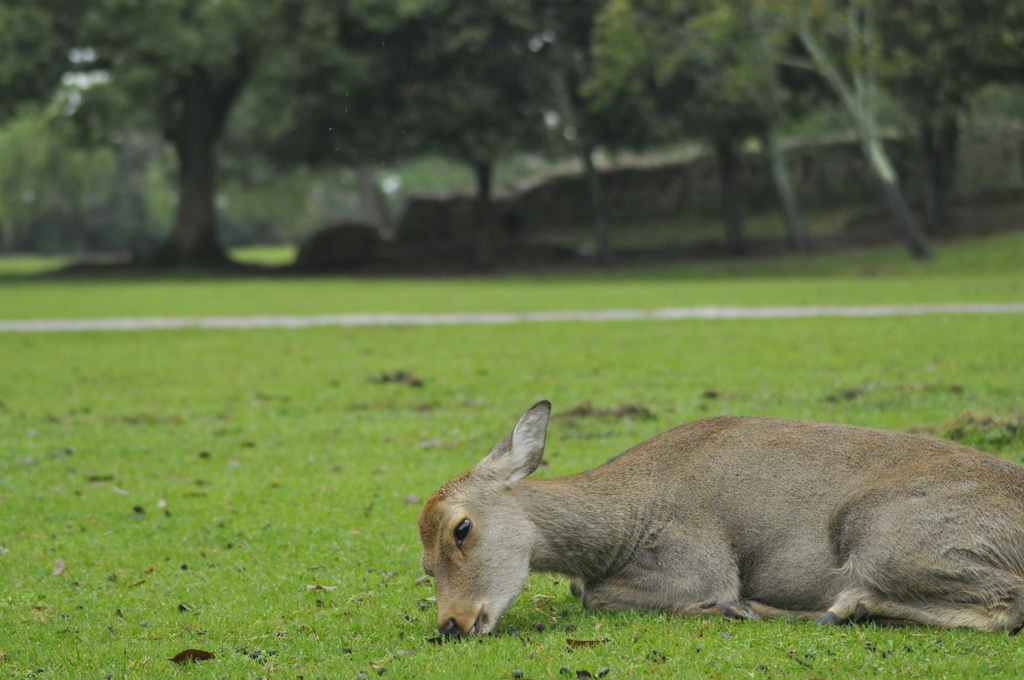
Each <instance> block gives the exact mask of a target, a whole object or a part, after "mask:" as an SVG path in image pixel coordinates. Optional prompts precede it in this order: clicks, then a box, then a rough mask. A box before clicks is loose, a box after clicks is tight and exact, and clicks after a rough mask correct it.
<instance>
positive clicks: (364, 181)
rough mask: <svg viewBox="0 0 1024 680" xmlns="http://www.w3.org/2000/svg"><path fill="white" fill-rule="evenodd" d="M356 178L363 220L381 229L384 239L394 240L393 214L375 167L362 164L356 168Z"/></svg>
mask: <svg viewBox="0 0 1024 680" xmlns="http://www.w3.org/2000/svg"><path fill="white" fill-rule="evenodd" d="M356 177H357V178H358V180H359V207H360V208H361V209H362V211H363V219H365V220H366V222H367V224H369V225H370V226H372V227H376V228H377V229H379V230H380V235H381V237H382V238H383V239H385V240H391V239H393V238H394V236H395V234H394V225H393V224H392V223H391V212H390V211H389V210H388V203H387V200H386V199H385V198H384V192H383V191H381V189H380V184H379V183H378V182H377V177H376V174H375V173H374V169H373V166H372V165H370V164H369V163H360V164H359V165H358V166H356Z"/></svg>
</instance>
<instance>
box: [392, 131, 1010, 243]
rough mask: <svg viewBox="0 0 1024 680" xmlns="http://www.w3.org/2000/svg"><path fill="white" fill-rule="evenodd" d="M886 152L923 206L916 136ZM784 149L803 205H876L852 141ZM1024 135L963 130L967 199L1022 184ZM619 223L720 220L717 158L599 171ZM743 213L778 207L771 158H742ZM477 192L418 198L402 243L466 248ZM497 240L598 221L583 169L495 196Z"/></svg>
mask: <svg viewBox="0 0 1024 680" xmlns="http://www.w3.org/2000/svg"><path fill="white" fill-rule="evenodd" d="M886 149H887V151H888V153H889V155H890V158H891V159H892V161H893V163H894V165H895V166H896V168H897V171H898V172H899V175H900V178H901V180H902V182H903V185H904V188H905V190H906V193H907V197H908V199H909V200H910V201H911V203H915V204H920V203H921V202H922V201H923V198H924V196H925V192H926V191H927V183H926V175H925V172H924V167H923V163H922V160H921V157H920V154H919V151H918V148H917V146H916V143H915V142H912V141H908V140H902V139H898V138H895V137H892V138H889V139H887V140H886ZM785 155H786V159H787V162H788V164H789V167H790V171H791V172H792V175H793V179H794V182H795V184H796V186H797V191H798V193H799V195H800V200H801V202H802V204H803V207H804V209H805V210H806V211H807V212H812V213H813V212H815V211H821V210H826V209H830V208H835V207H837V206H849V205H869V204H875V203H879V202H880V200H881V196H880V193H879V190H878V185H877V183H876V180H875V179H874V176H873V174H872V173H871V172H870V170H869V168H868V166H867V162H866V161H865V160H864V155H863V153H862V152H861V149H860V146H859V144H858V143H857V142H856V141H855V140H854V139H852V138H839V139H834V140H818V141H814V142H802V143H801V142H798V143H791V144H788V145H787V146H786V147H785ZM1022 158H1024V133H1022V131H1021V130H1020V129H1015V128H1010V127H991V128H990V129H982V130H973V131H971V132H968V133H964V134H963V135H962V140H961V148H960V167H959V177H958V185H957V189H958V192H959V194H960V195H961V196H964V195H972V194H977V193H980V192H982V191H984V190H985V189H990V188H997V189H1005V188H1011V187H1013V186H1019V185H1020V184H1021V183H1022V182H1024V180H1022V172H1024V164H1022ZM601 177H602V182H603V188H604V191H605V196H606V199H607V206H608V211H609V217H610V219H611V221H612V224H613V225H640V224H644V223H649V222H664V221H666V220H680V221H685V220H689V219H706V218H716V217H717V216H719V215H720V213H721V198H720V195H721V194H720V191H719V183H718V173H717V168H716V163H715V159H714V157H713V155H710V154H707V153H703V154H697V155H695V156H694V157H692V158H690V159H687V160H683V161H672V162H647V163H636V164H631V165H617V166H613V167H610V168H605V169H603V170H602V171H601ZM742 177H743V183H744V188H745V201H746V206H745V207H746V210H747V211H748V212H750V213H759V212H765V211H772V210H776V209H778V199H777V197H776V195H775V190H774V187H773V186H772V184H771V179H770V176H769V173H768V169H767V167H766V163H765V160H764V157H763V156H762V155H761V154H760V153H759V152H755V151H748V152H745V153H744V154H743V155H742ZM472 203H473V202H472V197H471V196H469V195H467V194H459V195H449V196H416V195H414V196H412V197H410V198H409V200H408V202H407V204H406V209H405V211H404V213H403V215H402V218H401V220H400V222H399V225H398V234H399V240H400V241H401V242H404V243H407V244H410V245H413V244H417V245H421V244H428V243H429V244H433V245H436V246H441V247H446V246H447V247H450V248H464V247H468V246H469V245H470V244H471V243H472V242H473V239H472V233H471V220H472V210H473V205H472ZM492 218H493V220H494V224H495V227H496V229H495V233H496V238H497V240H498V242H499V243H500V242H501V241H502V240H509V239H520V238H523V237H527V238H528V237H529V236H531V235H535V234H539V233H545V232H551V231H561V230H570V229H580V228H584V229H585V228H589V226H590V225H591V224H592V213H591V208H590V197H589V192H588V188H587V184H586V181H585V179H584V177H583V176H582V175H581V174H578V173H575V174H570V173H565V174H556V175H549V176H546V177H543V178H538V179H535V180H533V181H531V182H529V183H527V184H524V185H522V186H520V187H518V188H517V189H515V190H512V191H506V192H502V193H499V194H498V195H497V196H496V197H495V200H494V213H493V215H492Z"/></svg>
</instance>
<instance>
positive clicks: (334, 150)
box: [0, 0, 1024, 269]
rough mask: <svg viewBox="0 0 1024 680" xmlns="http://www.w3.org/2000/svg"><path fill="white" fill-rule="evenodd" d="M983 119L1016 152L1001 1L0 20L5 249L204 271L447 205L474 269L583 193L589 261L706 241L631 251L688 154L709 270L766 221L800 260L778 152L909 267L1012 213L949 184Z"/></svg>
mask: <svg viewBox="0 0 1024 680" xmlns="http://www.w3.org/2000/svg"><path fill="white" fill-rule="evenodd" d="M997 120H998V122H999V125H1001V126H1002V127H1000V128H999V130H1008V131H1009V132H1008V133H1007V134H1008V135H1009V136H1008V137H1006V140H1009V141H1003V142H1000V143H1001V144H1003V147H1001V148H1003V149H1004V155H1005V154H1020V153H1022V151H1021V145H1020V142H1019V141H1013V140H1015V139H1018V138H1017V137H1013V135H1012V134H1011V133H1013V130H1016V129H1017V128H1021V129H1024V122H1022V121H1024V3H1022V2H1019V1H1018V0H1014V1H1012V2H1006V1H1005V0H1004V1H1001V2H999V1H996V0H929V1H927V2H926V1H925V0H801V1H800V2H795V3H794V2H783V1H782V0H483V1H481V2H475V3H462V2H457V1H456V0H349V1H347V2H329V1H328V0H305V1H303V0H217V1H213V0H80V1H79V2H75V3H68V2H58V1H57V0H32V1H31V2H29V1H28V0H0V248H2V249H3V251H4V252H12V251H52V252H78V253H89V252H130V253H133V254H134V257H135V259H136V260H139V261H144V262H148V263H151V264H159V265H185V266H189V265H207V264H217V263H225V262H227V261H228V255H227V252H228V248H229V247H232V246H237V245H243V244H252V243H281V242H292V243H295V242H298V241H300V240H301V239H303V238H305V237H306V236H307V235H308V234H309V233H310V232H311V231H313V230H315V229H317V228H320V227H324V226H329V225H331V224H339V223H354V222H360V223H363V224H368V225H370V226H371V227H373V228H375V229H378V230H380V233H381V234H382V236H383V237H385V238H387V239H395V238H397V240H398V242H402V239H403V238H406V237H405V236H403V234H402V233H401V232H402V228H403V225H405V228H406V229H407V231H408V229H409V228H410V227H409V224H410V220H412V221H413V222H415V219H414V218H416V215H419V214H421V213H422V211H421V212H420V213H417V212H416V211H415V210H410V211H406V210H405V206H406V205H409V206H412V205H413V203H409V202H408V201H407V199H408V198H409V197H412V199H413V200H414V201H420V204H418V205H420V206H421V207H422V205H425V204H423V201H427V200H435V201H443V200H444V197H445V196H451V197H455V198H458V197H459V196H463V197H465V198H466V200H468V201H469V203H468V204H467V205H468V206H469V207H468V209H467V210H466V211H465V215H466V217H465V219H466V221H467V222H466V224H467V226H466V229H465V232H466V234H468V236H466V237H464V238H462V241H460V242H459V243H460V244H461V245H460V247H462V248H463V250H464V251H465V258H466V262H467V263H470V264H472V265H473V266H475V267H476V268H480V269H485V268H487V267H489V266H491V264H492V263H493V261H494V259H495V256H496V254H498V253H499V252H500V251H501V250H502V249H503V248H507V247H511V246H510V245H509V244H513V245H514V244H515V243H518V242H521V241H522V240H523V238H524V236H523V235H524V234H526V235H527V236H528V237H529V239H533V241H535V242H537V243H541V242H543V243H555V242H556V241H558V239H559V238H562V237H561V236H557V235H555V234H554V232H555V231H557V229H556V228H555V227H553V226H552V224H553V222H555V221H557V220H556V219H555V218H554V217H551V219H540V218H538V217H537V216H536V215H535V214H531V213H530V211H529V210H527V209H526V208H523V207H522V206H520V207H516V204H515V200H513V198H514V197H515V196H526V195H527V194H524V193H523V192H527V193H529V192H531V191H532V192H534V193H536V192H537V191H540V189H538V188H537V187H539V186H540V185H541V184H543V183H544V182H548V185H550V187H552V188H550V189H549V192H556V188H554V187H556V185H558V182H562V185H564V186H565V187H569V186H570V184H571V181H570V179H571V178H572V177H578V178H579V180H578V181H579V182H580V184H579V187H580V200H581V201H583V203H580V204H579V205H580V206H583V205H586V208H585V209H584V208H582V207H581V209H580V210H576V209H575V208H572V209H569V208H566V210H570V212H572V211H575V212H572V214H571V215H570V214H568V213H567V214H566V215H567V217H566V218H558V219H561V221H562V222H564V223H565V224H568V223H569V222H573V224H579V225H585V224H586V225H589V226H588V227H586V230H585V232H583V233H582V234H579V235H577V236H572V237H571V238H572V239H576V241H577V242H578V243H579V247H580V252H582V253H586V254H591V255H593V256H595V259H596V260H597V261H600V262H607V261H609V260H610V259H611V258H612V255H613V252H614V251H615V250H616V249H621V248H624V247H630V246H629V244H630V243H633V244H636V245H643V244H648V245H654V244H656V243H657V242H659V239H660V242H664V243H670V244H671V243H681V242H685V241H687V238H689V237H688V236H687V235H686V233H684V232H686V231H687V230H688V229H689V230H691V231H692V232H693V233H694V234H696V233H697V232H698V231H700V230H699V229H698V228H697V227H695V226H694V224H695V223H696V222H695V220H697V218H696V217H694V216H693V215H689V216H688V215H683V214H680V215H679V217H678V219H675V220H674V221H673V220H668V221H667V222H665V224H663V225H661V226H658V225H656V224H654V222H656V220H655V221H653V222H651V224H646V225H644V224H639V223H638V222H637V220H636V219H635V218H634V217H631V215H634V214H636V213H637V211H635V210H632V209H631V208H630V206H628V205H627V203H628V202H629V201H634V202H635V201H636V200H638V199H636V198H635V197H636V196H640V195H641V194H642V191H641V189H642V188H643V186H642V185H643V183H644V181H643V180H639V181H638V182H634V186H639V187H640V188H638V189H627V188H623V187H628V186H630V185H629V181H627V180H628V178H625V179H624V177H625V176H624V175H623V174H622V173H623V172H626V171H627V170H629V169H631V168H633V169H637V170H636V171H637V172H641V169H642V168H644V167H654V166H653V165H652V164H654V165H657V167H659V168H660V167H663V165H664V164H665V163H686V162H690V161H691V160H693V162H697V160H694V159H699V158H703V157H704V154H706V156H707V158H708V159H709V162H711V161H712V160H713V163H712V165H711V166H708V167H712V168H713V172H714V175H715V182H716V183H717V189H716V190H715V195H716V196H717V200H718V209H717V213H718V219H719V220H720V224H721V225H723V226H724V236H722V237H720V241H721V242H722V243H723V248H724V250H725V251H726V252H731V253H740V252H743V251H744V250H745V249H749V247H750V244H751V243H752V241H751V239H752V238H753V239H754V241H757V239H763V238H765V234H767V233H768V231H766V229H767V228H766V227H764V226H763V225H764V224H767V223H768V222H770V221H771V220H768V219H767V218H764V217H762V215H763V214H764V210H765V209H766V208H765V206H766V205H769V203H772V202H773V205H774V208H771V209H773V210H775V211H776V214H777V215H778V216H779V219H778V222H777V223H778V225H779V232H778V233H779V237H780V238H783V239H784V240H785V243H787V244H788V246H789V247H790V248H792V249H794V250H805V249H807V248H808V247H810V246H811V245H812V244H813V243H814V240H813V237H814V235H815V234H818V235H820V233H821V230H822V229H823V227H820V226H818V225H820V224H824V223H826V222H827V223H829V224H833V223H836V224H838V222H836V220H838V219H839V218H838V217H835V218H834V216H830V217H828V218H827V219H823V218H819V217H818V216H817V215H818V213H820V211H821V207H820V206H821V204H822V203H824V202H827V201H825V200H824V199H822V198H821V197H820V196H815V195H813V194H808V191H810V189H808V187H809V186H812V185H814V182H813V181H811V180H813V179H814V177H813V172H814V171H811V170H809V169H808V167H807V162H808V161H806V160H803V161H801V160H799V159H797V158H796V151H795V150H796V149H797V146H794V145H798V144H800V143H805V142H806V141H807V139H808V138H809V137H808V136H810V137H811V138H813V139H817V140H825V141H821V142H820V143H822V144H824V143H826V141H827V140H834V139H838V138H839V137H842V135H843V134H847V133H849V134H852V135H853V136H854V138H855V139H856V140H857V143H858V144H859V146H860V148H861V154H862V159H863V166H862V169H861V170H857V172H860V173H862V174H863V175H864V176H868V175H871V176H873V177H874V178H875V179H874V181H875V182H876V185H877V187H878V189H877V193H876V196H877V199H873V198H868V197H865V196H860V195H858V196H859V197H853V193H856V192H853V193H851V199H850V204H851V205H856V206H858V209H860V210H866V211H870V210H872V209H873V206H874V205H875V203H876V202H877V205H878V206H886V207H887V209H888V212H889V217H888V222H889V223H890V224H892V225H893V229H894V231H893V233H895V234H898V235H899V237H900V238H902V239H903V241H904V242H905V243H906V244H907V247H908V249H909V250H910V252H911V254H912V255H913V256H915V257H920V258H925V257H928V256H929V255H930V253H931V252H932V248H933V246H932V244H931V243H930V240H929V236H934V235H941V234H943V233H947V232H949V231H951V230H953V229H955V224H954V221H955V220H954V213H955V210H954V208H955V205H956V201H957V200H960V199H961V198H962V197H964V196H968V194H971V195H973V194H978V193H979V192H981V191H982V190H983V189H986V187H987V188H993V187H994V188H997V189H1006V188H1009V187H1016V186H1017V185H1018V184H1019V185H1020V186H1021V188H1024V178H1021V176H1020V175H1021V168H1017V170H1016V171H1014V173H1015V174H1014V173H1010V174H1012V175H1013V177H1015V178H1016V179H1013V178H1010V179H1008V180H1006V181H1004V182H1001V183H1000V182H998V181H994V183H993V182H990V184H992V186H991V187H988V186H987V185H984V182H980V183H979V182H977V181H974V180H973V179H970V178H968V179H969V180H970V181H969V182H968V183H969V184H970V188H969V189H968V188H967V187H966V185H965V184H964V179H963V175H964V173H963V171H961V170H960V169H959V165H960V164H961V162H962V158H961V154H960V152H959V151H958V150H959V149H961V147H962V144H963V140H964V135H965V130H967V131H968V132H969V133H970V134H974V135H975V136H977V134H980V133H977V134H976V132H971V131H977V130H981V129H982V128H984V129H985V130H991V129H994V128H992V125H994V124H995V123H994V122H993V121H997ZM979 125H980V126H982V128H979V127H978V126H979ZM986 125H987V126H988V127H985V126H986ZM1014 126H1016V127H1014ZM986 134H989V133H986ZM991 134H995V133H991ZM991 134H990V136H991ZM999 134H1003V133H1002V132H1000V133H999ZM1013 134H1015V133H1013ZM837 135H838V137H837ZM828 143H832V142H828ZM894 145H895V146H894ZM1015 145H1016V146H1015ZM800 148H803V147H800ZM893 154H895V155H893ZM806 157H807V155H806V154H804V156H801V158H806ZM659 163H660V164H662V165H658V164H659ZM645 164H646V165H645ZM1018 164H1019V163H1018ZM1011 166H1012V163H1011ZM700 167H704V166H700V165H699V163H698V165H694V166H693V168H696V169H694V170H692V172H695V173H698V175H699V174H700V172H703V171H702V170H699V168H700ZM850 167H854V166H850ZM1007 167H1010V166H1007ZM809 172H810V173H811V174H812V176H811V177H810V179H808V173H809ZM758 173H761V174H763V175H764V177H765V178H767V180H768V182H769V185H770V187H771V192H772V194H773V195H774V197H773V198H772V199H771V201H768V203H766V200H767V199H765V197H763V196H761V194H760V193H758V192H760V191H761V188H760V187H761V186H762V185H763V184H764V182H763V181H762V180H761V179H759V177H760V175H759V174H758ZM1005 174H1006V173H1004V175H1005ZM681 176H682V175H680V177H681ZM652 177H653V175H652ZM560 178H564V179H560ZM958 178H960V179H958ZM1011 180H1012V181H1011ZM572 181H576V180H572ZM672 181H674V182H676V183H677V184H678V181H676V180H672ZM679 181H684V180H679ZM685 181H687V182H689V183H690V184H691V185H692V187H697V186H700V187H706V186H707V184H706V182H704V180H703V179H701V178H700V177H697V176H690V179H689V180H685ZM567 182H568V184H567ZM652 182H653V180H650V182H648V183H652ZM958 182H959V184H958ZM1015 183H1016V184H1015ZM548 185H545V186H548ZM562 185H558V186H562ZM572 186H576V185H572ZM652 186H653V184H652ZM672 186H673V187H675V185H672ZM666 187H667V188H665V189H664V191H662V194H663V195H666V196H667V195H668V193H670V192H671V191H675V192H676V193H679V192H682V194H685V192H686V188H685V187H682V188H680V187H675V188H671V187H669V186H668V185H666ZM561 190H562V189H557V191H561ZM564 190H565V191H569V192H570V193H569V194H565V196H567V197H568V198H565V200H564V201H563V202H564V203H565V204H566V205H567V206H568V205H570V204H571V205H573V206H575V205H577V204H576V203H574V202H573V201H575V200H576V199H575V198H573V196H575V195H574V194H572V191H575V190H574V189H564ZM652 191H653V189H652ZM693 191H696V189H693ZM701 191H705V192H706V189H701ZM424 192H427V193H424ZM429 192H434V193H433V195H434V197H435V198H433V199H431V198H429V196H428V194H429ZM517 192H518V193H517ZM630 192H632V193H630ZM638 192H639V193H638ZM751 192H753V193H751ZM972 192H973V193H972ZM682 194H680V195H682ZM531 195H532V194H531ZM652 195H653V194H652ZM979 195H980V194H979ZM552 196H555V193H552ZM418 197H422V198H418ZM510 197H513V198H510ZM958 197H960V198H958ZM699 198H701V197H699V196H698V197H696V198H693V197H691V199H689V200H690V203H695V202H699V201H697V199H699ZM452 200H455V199H454V198H453V199H452ZM458 200H462V199H461V198H459V199H458ZM516 200H518V199H516ZM524 200H525V199H524ZM531 200H532V199H531ZM639 200H645V199H639ZM681 200H682V199H680V201H681ZM551 201H555V199H554V198H552V199H550V201H549V204H551V205H552V206H555V208H557V205H556V203H557V201H556V203H551ZM624 202H625V203H624ZM802 203H803V204H804V205H802ZM680 204H681V203H680ZM808 205H809V206H810V207H809V208H808V207H807V206H808ZM456 207H457V206H456ZM445 209H446V210H447V208H445ZM452 210H454V211H455V212H451V215H455V214H456V213H457V212H458V210H457V209H456V208H452ZM751 211H753V212H751ZM548 212H551V213H554V212H557V210H555V209H554V208H552V210H549V211H548ZM662 212H665V211H664V210H663V211H662ZM812 213H813V214H812ZM444 214H445V215H449V213H444ZM694 214H696V213H694ZM531 215H532V216H531ZM830 215H831V214H830ZM847 217H849V215H847ZM416 219H418V218H416ZM439 219H442V220H448V221H453V220H455V219H456V218H455V217H450V216H449V217H443V218H439ZM460 219H461V218H460ZM659 219H660V218H659ZM701 219H704V218H701ZM751 219H752V220H753V223H752V224H753V227H752V228H753V232H751V231H750V228H751V227H749V225H748V221H749V220H751ZM844 219H846V218H844ZM403 220H404V221H403ZM658 224H661V223H658ZM412 226H413V227H415V226H416V225H415V224H413V225H412ZM829 228H832V229H833V230H834V229H837V228H840V227H829ZM659 230H660V231H659ZM542 232H544V233H542ZM547 232H551V233H547ZM812 232H813V233H812ZM566 233H568V232H566ZM574 233H575V232H574ZM656 233H657V234H660V236H658V235H656ZM700 233H704V232H700ZM752 234H753V235H752ZM565 238H570V237H565ZM694 238H697V237H696V236H694ZM563 240H564V239H563ZM559 242H560V241H559Z"/></svg>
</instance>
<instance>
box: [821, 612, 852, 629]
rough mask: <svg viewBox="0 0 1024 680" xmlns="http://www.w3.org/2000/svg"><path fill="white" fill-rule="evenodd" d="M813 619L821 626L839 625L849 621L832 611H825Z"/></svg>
mask: <svg viewBox="0 0 1024 680" xmlns="http://www.w3.org/2000/svg"><path fill="white" fill-rule="evenodd" d="M815 621H817V622H818V623H820V624H821V625H823V626H841V625H843V624H844V623H849V622H850V619H841V618H839V617H838V616H836V615H835V613H834V612H832V611H827V612H825V613H824V614H822V615H821V616H819V617H818V618H817V619H815Z"/></svg>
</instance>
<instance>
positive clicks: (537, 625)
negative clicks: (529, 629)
mask: <svg viewBox="0 0 1024 680" xmlns="http://www.w3.org/2000/svg"><path fill="white" fill-rule="evenodd" d="M533 629H534V630H535V631H537V632H538V633H542V632H544V624H543V623H541V622H540V621H535V622H534V624H533Z"/></svg>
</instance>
